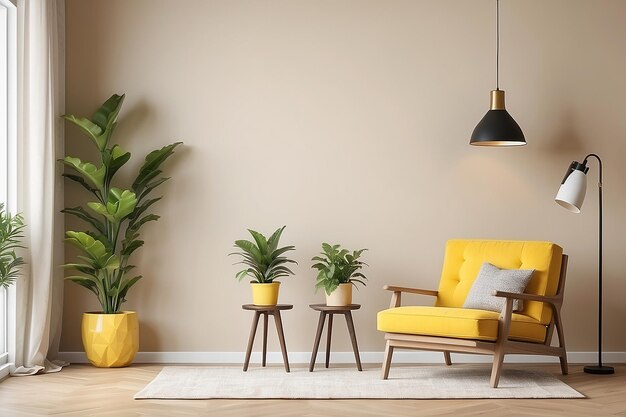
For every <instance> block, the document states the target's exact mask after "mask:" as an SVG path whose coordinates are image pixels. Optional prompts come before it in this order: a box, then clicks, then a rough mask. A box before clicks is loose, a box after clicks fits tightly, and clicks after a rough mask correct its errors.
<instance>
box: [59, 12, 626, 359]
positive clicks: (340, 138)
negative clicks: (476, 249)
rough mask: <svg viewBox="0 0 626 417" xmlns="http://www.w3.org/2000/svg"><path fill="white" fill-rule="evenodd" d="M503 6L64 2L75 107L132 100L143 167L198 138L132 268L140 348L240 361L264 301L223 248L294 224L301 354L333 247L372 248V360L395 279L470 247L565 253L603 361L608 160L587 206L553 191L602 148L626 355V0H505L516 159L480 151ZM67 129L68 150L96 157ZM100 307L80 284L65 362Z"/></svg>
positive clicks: (368, 331)
mask: <svg viewBox="0 0 626 417" xmlns="http://www.w3.org/2000/svg"><path fill="white" fill-rule="evenodd" d="M493 3H494V2H493V1H487V0H475V1H467V0H454V1H453V0H449V1H435V0H430V1H408V0H407V1H382V0H379V1H360V0H359V1H357V0H354V1H348V0H344V1H335V0H332V1H331V0H328V1H293V0H284V1H275V0H271V1H269V0H268V1H226V0H224V1H199V0H198V1H191V0H187V1H181V2H172V1H164V0H160V1H154V0H150V1H149V0H133V1H126V0H98V1H84V0H67V2H66V4H67V110H68V112H69V113H80V114H84V113H90V112H91V111H93V110H94V109H95V108H96V106H97V105H98V104H99V103H100V102H102V101H103V100H105V99H106V98H107V97H108V96H109V95H110V94H112V93H114V92H126V93H127V101H126V103H125V107H124V110H123V112H122V114H121V118H120V127H119V129H118V131H117V135H116V137H115V139H116V140H117V141H119V143H121V144H122V146H124V147H125V148H126V149H128V150H130V151H132V152H133V154H134V155H135V157H136V158H143V156H142V155H143V154H145V152H147V151H148V150H151V149H153V148H156V147H160V146H162V145H164V144H166V143H169V142H172V141H174V140H183V141H184V142H185V149H183V150H182V151H180V152H179V153H177V155H176V157H175V161H172V163H170V165H169V166H168V167H167V171H168V174H171V175H172V177H173V179H172V180H171V182H170V183H168V184H167V185H166V186H165V187H163V188H162V190H161V191H162V193H163V194H164V195H165V199H164V200H163V201H162V202H161V203H159V205H158V207H157V210H156V211H157V213H158V214H160V215H162V219H161V220H160V221H159V222H158V223H154V224H151V225H150V226H148V227H147V228H146V233H145V239H146V242H147V245H146V247H145V248H144V249H143V250H142V251H141V253H140V255H139V256H137V258H136V264H137V265H138V269H139V271H140V272H141V273H142V274H143V275H144V276H145V279H144V280H143V281H142V282H141V283H140V284H138V285H137V286H136V287H135V288H134V290H133V291H132V292H131V294H130V301H129V302H128V303H127V304H126V307H127V308H128V309H135V310H137V311H138V312H139V314H140V317H141V326H142V327H141V350H143V351H242V350H243V349H244V346H245V341H246V339H247V335H248V329H249V323H250V319H251V316H250V314H249V313H247V312H244V311H242V310H241V308H240V305H241V304H243V303H246V302H248V301H249V300H250V294H249V292H250V290H249V288H248V285H247V284H245V283H241V284H240V283H237V282H236V281H235V279H234V274H235V272H236V270H237V269H236V267H234V266H232V265H231V264H232V262H233V259H231V258H229V257H227V254H228V253H229V252H230V251H231V245H232V242H233V241H234V240H235V239H238V238H245V237H246V231H245V229H246V228H248V227H251V228H255V229H257V230H260V231H263V232H266V233H270V232H271V231H273V230H274V229H275V228H277V227H279V226H281V225H283V224H286V225H287V229H286V232H285V234H284V242H283V243H285V244H294V245H296V247H297V252H295V258H296V259H297V260H298V262H299V266H297V267H296V269H295V271H296V273H297V277H295V278H293V279H286V280H284V282H283V286H282V290H281V300H282V301H283V302H289V303H293V304H295V306H296V308H295V309H294V310H293V311H291V312H288V313H286V314H285V316H284V323H285V331H286V334H287V344H288V347H289V349H290V350H291V351H307V350H310V347H311V344H312V339H313V333H314V331H315V326H316V321H317V317H316V315H315V314H314V312H312V311H311V310H310V309H309V308H308V307H307V305H308V304H309V303H313V302H317V301H321V300H322V295H321V294H314V292H313V282H314V275H315V274H314V273H313V271H312V270H311V269H310V264H311V262H310V258H311V257H312V256H313V255H315V253H316V252H317V251H318V248H319V245H320V243H321V242H322V241H329V242H338V243H341V244H343V245H345V246H347V247H349V248H360V247H366V248H369V252H367V255H366V261H367V262H368V263H369V264H370V265H371V267H370V268H369V269H368V271H367V275H368V276H369V278H370V283H369V285H368V286H367V287H366V288H365V289H362V290H361V291H360V292H358V293H357V295H356V301H357V302H360V303H362V304H363V306H364V307H363V309H362V310H361V311H359V312H358V313H357V314H356V316H355V322H356V326H357V332H358V335H359V341H360V345H361V348H362V350H364V351H380V350H381V349H382V340H383V339H382V336H381V335H380V334H379V333H378V332H377V331H376V325H375V323H376V319H375V317H376V312H377V311H378V310H380V309H383V308H385V306H387V304H388V299H389V295H388V294H386V293H385V292H383V291H382V290H381V287H382V286H383V285H384V284H385V283H395V284H402V285H410V286H418V287H424V288H434V287H436V285H437V282H438V280H439V272H440V269H441V263H442V255H443V248H444V244H445V241H446V240H447V239H448V238H456V237H477V238H497V239H500V238H503V239H537V240H551V241H555V242H557V243H559V244H561V245H562V246H563V247H564V248H565V250H566V252H567V253H569V255H570V256H571V258H570V259H571V262H570V272H569V276H568V283H567V290H566V304H565V306H564V309H565V318H564V320H565V327H566V334H567V336H568V340H567V341H568V344H569V349H570V350H571V351H592V350H593V349H594V348H595V335H596V330H595V329H596V294H597V292H596V282H597V281H596V247H597V241H596V233H597V213H598V212H597V203H596V189H595V187H594V186H593V184H594V183H595V182H596V178H597V167H596V166H595V163H594V162H592V163H591V165H592V166H591V171H590V174H589V176H590V190H589V194H590V195H589V196H588V199H587V201H586V202H585V207H584V210H583V213H582V214H580V215H573V214H571V213H568V212H566V211H565V210H563V209H561V208H559V207H558V206H557V205H556V204H555V203H554V201H553V198H554V195H555V193H556V190H557V188H558V185H559V182H560V180H561V178H562V176H563V174H564V172H565V169H566V168H567V166H568V164H569V163H570V162H571V161H572V160H573V159H580V158H582V157H584V155H585V154H586V153H587V152H596V153H598V154H600V155H601V156H602V157H603V159H604V162H605V181H604V184H605V223H606V228H605V248H606V249H605V259H606V260H605V277H606V303H605V311H606V326H605V330H606V339H605V341H606V348H607V350H611V351H626V335H625V334H624V332H623V323H624V319H625V318H626V307H625V305H626V303H624V295H625V294H626V279H625V278H624V266H623V259H624V254H623V252H624V236H625V235H626V221H625V218H624V205H625V204H626V194H625V186H626V165H624V163H623V158H624V155H625V151H626V117H625V116H624V112H625V109H626V100H625V98H624V97H626V82H624V74H625V70H626V49H625V48H624V39H626V25H624V17H625V16H626V2H624V1H620V0H615V1H609V0H602V1H593V2H592V1H585V0H577V1H572V0H560V1H557V0H554V1H541V0H533V1H521V0H518V1H512V0H508V1H503V2H502V4H501V16H502V18H501V24H502V32H501V41H502V42H501V44H502V51H501V78H500V80H501V88H503V89H504V90H506V92H507V98H508V102H507V104H508V109H509V111H510V112H511V114H512V115H513V116H514V117H515V119H516V120H517V121H518V122H519V124H520V125H521V126H522V128H523V130H524V133H525V135H526V138H527V140H528V146H527V147H524V148H510V149H488V148H475V147H470V146H469V145H468V139H469V136H470V134H471V132H472V129H473V128H474V126H475V125H476V123H477V122H478V121H479V120H480V118H481V117H482V116H483V114H484V113H485V112H486V111H487V109H488V100H489V91H490V90H491V89H492V88H494V82H495V68H494V58H495V57H494V52H495V50H494V43H495V42H494V4H493ZM67 131H68V133H67V134H68V138H67V150H68V153H70V154H75V155H80V156H83V157H85V156H89V155H90V153H89V152H87V150H88V148H89V147H88V145H87V144H86V142H85V139H84V138H83V137H81V136H80V135H79V134H78V133H77V132H76V130H74V129H70V128H68V129H67ZM138 163H139V161H138V160H135V164H134V167H135V166H137V164H138ZM66 192H67V195H66V202H67V204H75V203H76V202H78V201H82V199H83V198H84V197H85V195H84V194H83V193H82V191H81V190H79V189H77V188H76V187H74V186H73V184H68V186H67V187H66ZM72 221H73V220H72ZM69 224H70V225H75V223H72V222H69ZM417 300H418V299H417V298H416V299H415V301H417ZM423 301H425V302H427V301H428V300H423ZM96 308H97V304H96V299H95V297H93V296H92V295H90V294H88V293H87V292H86V290H84V289H82V288H79V287H77V286H74V285H73V284H68V285H67V286H66V293H65V312H64V328H63V340H62V346H61V350H62V351H78V350H81V345H80V329H79V323H80V314H81V312H83V311H85V310H93V309H96ZM342 326H343V324H341V325H340V326H339V327H338V330H342ZM335 340H336V342H335V346H336V347H337V349H339V350H349V344H348V341H347V340H346V339H345V338H344V337H342V336H337V337H336V339H335ZM270 348H271V349H272V350H277V346H276V345H275V344H274V345H271V346H270Z"/></svg>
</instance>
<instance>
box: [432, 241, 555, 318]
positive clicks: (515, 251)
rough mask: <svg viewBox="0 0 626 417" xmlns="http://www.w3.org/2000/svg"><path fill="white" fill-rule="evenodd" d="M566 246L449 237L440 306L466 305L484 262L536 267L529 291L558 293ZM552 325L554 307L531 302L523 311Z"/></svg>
mask: <svg viewBox="0 0 626 417" xmlns="http://www.w3.org/2000/svg"><path fill="white" fill-rule="evenodd" d="M562 255H563V249H562V248H561V247H560V246H559V245H557V244H554V243H550V242H536V241H510V240H461V239H454V240H449V241H448V243H447V244H446V252H445V257H444V262H443V270H442V272H441V280H440V281H439V295H438V296H437V300H436V302H435V305H436V306H439V307H463V303H464V302H465V298H466V297H467V294H468V292H469V290H470V288H471V287H472V284H473V283H474V280H475V279H476V276H477V275H478V272H479V270H480V267H481V266H482V264H483V263H484V262H489V263H491V264H493V265H495V266H497V267H498V268H504V269H534V270H535V272H534V273H533V276H532V278H531V280H530V283H529V284H528V286H527V287H526V291H525V292H526V293H529V294H536V295H548V296H553V295H556V293H557V290H558V287H559V277H560V271H561V258H562ZM520 313H521V314H525V315H527V316H530V317H532V318H534V319H536V320H539V321H540V322H541V323H543V324H546V325H547V324H549V323H550V320H551V318H552V309H551V308H550V306H548V305H545V304H544V303H540V302H536V301H529V302H525V303H524V309H523V310H522V311H521V312H520Z"/></svg>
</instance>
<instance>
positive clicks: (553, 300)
mask: <svg viewBox="0 0 626 417" xmlns="http://www.w3.org/2000/svg"><path fill="white" fill-rule="evenodd" d="M492 295H494V296H496V297H506V298H510V299H513V300H523V301H539V302H542V303H548V304H552V305H554V306H558V305H560V304H561V303H562V302H563V299H562V298H561V297H550V296H547V295H536V294H526V293H523V294H516V293H512V292H506V291H498V290H495V291H493V292H492Z"/></svg>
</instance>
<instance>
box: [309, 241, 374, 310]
mask: <svg viewBox="0 0 626 417" xmlns="http://www.w3.org/2000/svg"><path fill="white" fill-rule="evenodd" d="M322 250H323V252H321V253H320V255H322V256H315V257H313V259H312V260H313V261H318V262H317V263H316V264H314V265H313V266H312V267H311V268H314V269H317V270H318V271H319V273H318V274H317V282H316V284H315V290H316V291H317V290H318V289H319V288H324V291H325V292H326V305H328V306H347V305H350V304H352V286H355V287H356V283H359V284H363V285H366V284H365V280H367V277H365V275H363V274H362V273H361V272H359V271H360V270H361V268H363V265H367V264H366V263H365V262H361V261H359V258H360V257H361V254H362V253H363V252H364V251H366V250H367V249H360V250H355V251H354V252H352V253H350V251H349V250H347V249H342V248H341V246H340V245H332V246H331V245H329V244H328V243H322Z"/></svg>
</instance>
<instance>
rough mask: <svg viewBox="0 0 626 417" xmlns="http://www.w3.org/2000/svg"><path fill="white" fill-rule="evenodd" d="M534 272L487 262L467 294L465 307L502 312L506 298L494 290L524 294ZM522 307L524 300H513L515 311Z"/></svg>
mask: <svg viewBox="0 0 626 417" xmlns="http://www.w3.org/2000/svg"><path fill="white" fill-rule="evenodd" d="M533 272H535V270H534V269H500V268H498V267H497V266H495V265H492V264H490V263H488V262H485V263H484V264H483V266H482V267H481V268H480V272H478V276H477V277H476V279H475V280H474V284H473V285H472V288H471V289H470V291H469V293H468V294H467V298H466V299H465V303H464V304H463V308H474V309H478V310H489V311H497V312H501V311H502V309H503V308H504V302H505V298H504V297H496V296H494V295H493V292H494V290H498V291H505V292H512V293H515V294H522V293H523V292H524V290H525V289H526V286H527V285H528V283H529V282H530V278H532V276H533ZM522 308H523V306H522V300H514V301H513V311H520V310H521V309H522Z"/></svg>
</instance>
